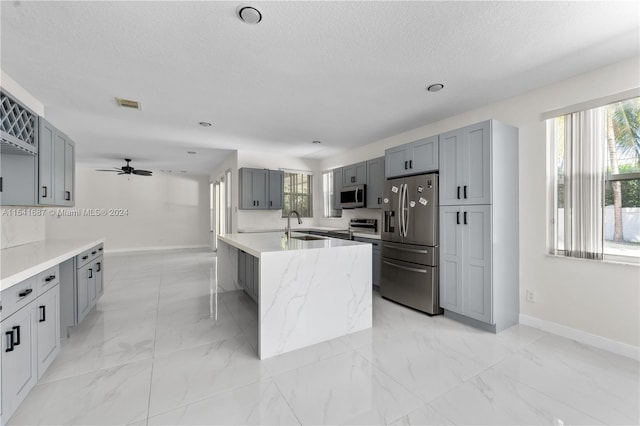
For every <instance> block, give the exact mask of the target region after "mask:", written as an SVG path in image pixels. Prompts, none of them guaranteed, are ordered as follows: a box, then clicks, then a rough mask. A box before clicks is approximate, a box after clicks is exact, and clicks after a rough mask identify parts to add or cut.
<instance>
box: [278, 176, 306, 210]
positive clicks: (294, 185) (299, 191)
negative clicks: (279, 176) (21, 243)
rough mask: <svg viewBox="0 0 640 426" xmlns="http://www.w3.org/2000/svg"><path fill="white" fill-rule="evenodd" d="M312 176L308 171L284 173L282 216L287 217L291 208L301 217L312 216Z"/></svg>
mask: <svg viewBox="0 0 640 426" xmlns="http://www.w3.org/2000/svg"><path fill="white" fill-rule="evenodd" d="M311 181H312V176H311V175H310V174H308V173H289V172H285V173H284V208H283V209H282V217H287V216H288V215H289V212H290V211H291V210H295V211H297V212H298V213H300V216H301V217H313V206H312V205H311V200H312V196H313V195H312V190H311V188H312V183H311Z"/></svg>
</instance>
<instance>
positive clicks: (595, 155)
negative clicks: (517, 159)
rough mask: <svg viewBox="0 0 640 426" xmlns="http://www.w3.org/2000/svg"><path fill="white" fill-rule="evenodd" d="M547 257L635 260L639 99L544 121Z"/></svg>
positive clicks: (639, 247)
mask: <svg viewBox="0 0 640 426" xmlns="http://www.w3.org/2000/svg"><path fill="white" fill-rule="evenodd" d="M547 139H548V141H549V149H550V153H551V156H550V160H551V161H550V167H551V170H550V176H551V185H550V193H551V195H550V205H551V209H550V215H551V221H550V222H551V227H550V228H551V232H550V243H551V244H550V245H551V252H552V253H555V254H564V255H566V256H572V257H580V258H589V259H605V258H606V259H611V260H625V261H629V260H633V261H636V262H638V261H639V260H640V98H633V99H628V100H625V101H620V102H615V103H612V104H609V105H605V106H602V107H598V108H593V109H588V110H584V111H579V112H574V113H571V114H565V115H562V116H559V117H555V118H552V119H550V120H547Z"/></svg>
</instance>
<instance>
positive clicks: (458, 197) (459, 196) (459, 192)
mask: <svg viewBox="0 0 640 426" xmlns="http://www.w3.org/2000/svg"><path fill="white" fill-rule="evenodd" d="M459 199H460V187H458V200H459Z"/></svg>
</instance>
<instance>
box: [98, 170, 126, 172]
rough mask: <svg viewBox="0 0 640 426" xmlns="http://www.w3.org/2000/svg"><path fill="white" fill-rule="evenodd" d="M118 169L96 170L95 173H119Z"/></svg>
mask: <svg viewBox="0 0 640 426" xmlns="http://www.w3.org/2000/svg"><path fill="white" fill-rule="evenodd" d="M121 171H122V170H120V169H96V172H121Z"/></svg>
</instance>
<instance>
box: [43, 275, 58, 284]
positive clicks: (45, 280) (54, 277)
mask: <svg viewBox="0 0 640 426" xmlns="http://www.w3.org/2000/svg"><path fill="white" fill-rule="evenodd" d="M55 279H56V276H55V275H49V276H48V277H47V278H45V279H44V282H46V283H49V282H51V281H53V280H55Z"/></svg>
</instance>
